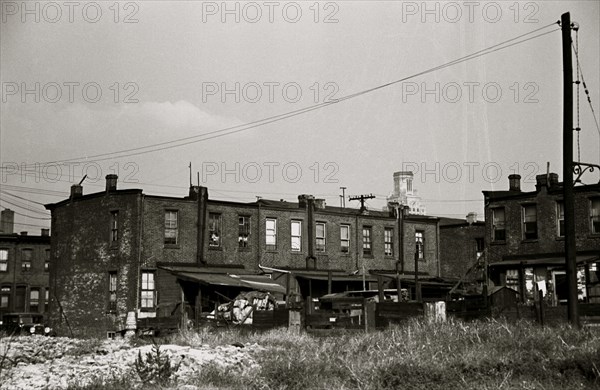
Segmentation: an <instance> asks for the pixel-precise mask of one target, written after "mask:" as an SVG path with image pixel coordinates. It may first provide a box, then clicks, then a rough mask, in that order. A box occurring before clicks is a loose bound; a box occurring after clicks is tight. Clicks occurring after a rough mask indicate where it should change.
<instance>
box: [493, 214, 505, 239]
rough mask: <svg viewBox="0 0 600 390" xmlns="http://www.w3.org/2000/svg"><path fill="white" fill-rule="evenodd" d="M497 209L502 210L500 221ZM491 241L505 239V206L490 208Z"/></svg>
mask: <svg viewBox="0 0 600 390" xmlns="http://www.w3.org/2000/svg"><path fill="white" fill-rule="evenodd" d="M499 211H502V221H499V218H498V216H497V213H498V212H499ZM500 232H502V234H501V235H500V234H499V233H500ZM499 236H500V237H499ZM492 241H493V242H503V241H506V208H504V207H495V208H493V209H492Z"/></svg>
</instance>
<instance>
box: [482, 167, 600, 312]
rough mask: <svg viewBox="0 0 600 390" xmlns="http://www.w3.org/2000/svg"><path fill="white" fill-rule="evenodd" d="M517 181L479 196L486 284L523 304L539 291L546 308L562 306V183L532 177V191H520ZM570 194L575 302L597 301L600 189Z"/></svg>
mask: <svg viewBox="0 0 600 390" xmlns="http://www.w3.org/2000/svg"><path fill="white" fill-rule="evenodd" d="M520 178H521V177H520V176H519V175H510V176H509V189H508V191H483V194H484V196H485V220H486V233H485V245H486V248H487V249H488V250H487V254H488V256H487V260H488V263H489V276H490V280H491V281H492V282H493V283H494V284H496V285H503V286H508V287H511V288H513V289H515V290H517V291H519V292H520V297H521V300H522V301H523V302H528V301H531V300H533V299H534V295H535V293H536V291H537V290H538V289H540V290H542V291H543V292H544V296H545V299H546V300H547V302H548V303H551V304H554V305H557V304H561V303H564V302H566V296H567V289H566V276H565V254H564V251H565V248H564V246H565V242H564V212H563V187H562V183H560V182H559V181H558V175H557V174H555V173H550V174H548V175H537V176H536V187H535V191H529V192H524V191H521V186H520ZM574 194H575V232H576V249H577V267H578V282H579V283H578V284H579V286H578V289H579V299H580V300H581V301H586V302H600V284H599V283H598V280H599V271H600V269H599V268H598V266H599V264H598V262H599V261H600V260H599V257H600V184H593V185H579V186H576V187H575V188H574Z"/></svg>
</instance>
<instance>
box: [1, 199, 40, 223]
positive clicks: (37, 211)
mask: <svg viewBox="0 0 600 390" xmlns="http://www.w3.org/2000/svg"><path fill="white" fill-rule="evenodd" d="M0 202H4V203H8V204H9V205H11V206H15V207H18V208H20V209H23V210H26V211H29V212H32V213H37V214H41V215H43V214H42V212H41V211H39V210H34V209H30V208H28V207H25V206H22V205H19V204H18V203H13V202H11V201H9V200H6V198H2V197H0ZM32 218H33V217H32Z"/></svg>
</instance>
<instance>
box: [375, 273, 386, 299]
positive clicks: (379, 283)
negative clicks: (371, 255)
mask: <svg viewBox="0 0 600 390" xmlns="http://www.w3.org/2000/svg"><path fill="white" fill-rule="evenodd" d="M377 296H378V297H379V302H383V301H384V300H385V296H384V295H383V281H382V280H381V275H377Z"/></svg>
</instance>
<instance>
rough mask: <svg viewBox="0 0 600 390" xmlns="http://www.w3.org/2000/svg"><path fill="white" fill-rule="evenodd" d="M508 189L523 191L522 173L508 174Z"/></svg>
mask: <svg viewBox="0 0 600 390" xmlns="http://www.w3.org/2000/svg"><path fill="white" fill-rule="evenodd" d="M508 190H509V191H517V192H521V175H517V174H512V175H508Z"/></svg>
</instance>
